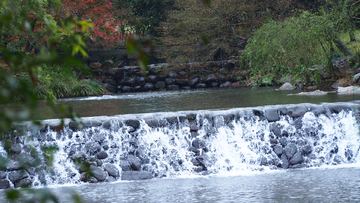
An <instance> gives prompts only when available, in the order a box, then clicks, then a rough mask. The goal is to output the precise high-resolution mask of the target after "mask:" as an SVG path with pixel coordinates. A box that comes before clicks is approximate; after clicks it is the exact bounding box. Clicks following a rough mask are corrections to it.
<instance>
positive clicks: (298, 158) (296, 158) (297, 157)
mask: <svg viewBox="0 0 360 203" xmlns="http://www.w3.org/2000/svg"><path fill="white" fill-rule="evenodd" d="M303 161H304V157H303V156H302V155H301V152H296V153H295V154H294V156H293V157H292V158H291V159H290V161H289V163H290V164H291V165H295V164H300V163H301V162H303Z"/></svg>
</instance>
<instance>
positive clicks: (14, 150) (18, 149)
mask: <svg viewBox="0 0 360 203" xmlns="http://www.w3.org/2000/svg"><path fill="white" fill-rule="evenodd" d="M10 151H11V152H12V153H14V154H20V153H21V144H13V145H12V146H11V148H10Z"/></svg>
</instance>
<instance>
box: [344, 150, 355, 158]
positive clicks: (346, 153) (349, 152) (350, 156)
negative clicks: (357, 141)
mask: <svg viewBox="0 0 360 203" xmlns="http://www.w3.org/2000/svg"><path fill="white" fill-rule="evenodd" d="M353 156H354V153H353V151H352V150H351V149H345V157H346V159H347V160H348V161H350V160H351V159H352V158H353Z"/></svg>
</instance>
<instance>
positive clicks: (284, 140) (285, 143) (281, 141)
mask: <svg viewBox="0 0 360 203" xmlns="http://www.w3.org/2000/svg"><path fill="white" fill-rule="evenodd" d="M279 142H280V144H281V145H282V146H283V147H285V146H286V145H287V143H288V140H287V139H286V138H285V137H282V138H280V140H279Z"/></svg>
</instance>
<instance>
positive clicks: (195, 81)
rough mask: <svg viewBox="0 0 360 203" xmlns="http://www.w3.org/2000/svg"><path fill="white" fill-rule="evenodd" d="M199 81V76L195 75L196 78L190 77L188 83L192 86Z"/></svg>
mask: <svg viewBox="0 0 360 203" xmlns="http://www.w3.org/2000/svg"><path fill="white" fill-rule="evenodd" d="M198 83H199V78H198V77H195V78H192V79H189V80H188V82H187V84H188V85H189V86H190V87H193V88H194V87H196V85H197V84H198Z"/></svg>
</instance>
